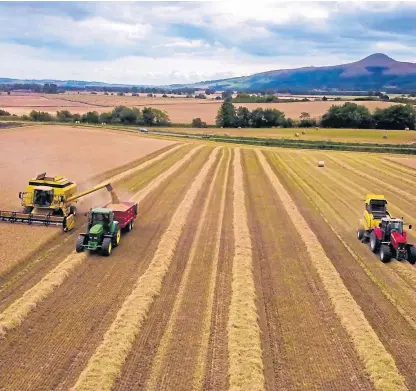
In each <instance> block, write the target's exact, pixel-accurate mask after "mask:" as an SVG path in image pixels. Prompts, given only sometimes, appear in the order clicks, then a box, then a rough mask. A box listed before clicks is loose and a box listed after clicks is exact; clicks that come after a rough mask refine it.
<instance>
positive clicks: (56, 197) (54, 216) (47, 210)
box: [0, 173, 119, 232]
mask: <svg viewBox="0 0 416 391" xmlns="http://www.w3.org/2000/svg"><path fill="white" fill-rule="evenodd" d="M103 188H106V189H107V190H108V191H109V192H110V193H111V197H112V200H113V202H114V203H117V202H119V201H118V198H117V196H116V194H115V193H114V191H113V188H112V186H111V184H110V183H104V184H101V185H99V186H95V187H93V188H92V189H88V190H85V191H83V192H80V193H77V184H76V183H75V182H71V181H69V180H68V179H66V178H64V177H63V176H61V175H56V176H53V177H47V176H46V173H42V174H39V175H38V176H36V177H35V178H32V179H31V180H30V181H29V184H28V185H27V187H26V191H25V192H20V193H19V198H20V199H21V200H22V206H23V211H22V212H17V211H4V210H0V220H3V221H8V222H10V223H26V224H29V225H30V224H42V225H46V226H49V225H54V226H62V228H63V230H64V231H65V232H66V231H70V230H71V229H73V228H74V226H75V215H76V207H75V205H73V203H74V202H77V200H78V199H79V198H81V197H84V196H86V195H87V194H91V193H93V192H95V191H98V190H101V189H103Z"/></svg>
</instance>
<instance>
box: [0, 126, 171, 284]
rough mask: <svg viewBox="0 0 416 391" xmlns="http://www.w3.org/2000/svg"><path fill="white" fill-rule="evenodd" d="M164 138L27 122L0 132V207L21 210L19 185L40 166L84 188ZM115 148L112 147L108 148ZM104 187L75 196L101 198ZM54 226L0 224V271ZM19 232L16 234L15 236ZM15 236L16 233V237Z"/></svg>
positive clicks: (161, 143) (42, 239)
mask: <svg viewBox="0 0 416 391" xmlns="http://www.w3.org/2000/svg"><path fill="white" fill-rule="evenodd" d="M173 144H174V143H172V142H170V141H166V140H151V139H144V138H141V137H139V136H136V135H133V134H129V135H126V134H120V133H118V132H115V131H110V132H106V133H103V132H101V131H99V130H95V129H91V128H71V127H67V126H30V127H24V128H15V129H11V130H8V131H4V132H1V133H0V150H1V151H2V153H1V154H0V177H1V178H2V183H3V185H2V191H1V197H0V209H1V210H19V211H20V210H21V208H22V207H21V206H20V200H19V198H18V193H19V191H25V188H26V185H27V183H28V181H29V179H30V178H32V177H34V176H36V175H37V174H40V173H42V172H46V173H47V174H48V175H49V174H50V175H58V174H59V175H64V176H65V177H67V178H68V179H70V180H73V181H76V182H77V183H78V184H79V185H80V188H79V190H84V189H87V188H89V187H92V186H95V185H96V184H98V183H97V182H96V181H94V177H95V176H97V175H98V174H102V173H106V172H108V174H109V176H111V174H112V173H111V170H114V169H117V168H118V167H120V166H125V165H128V164H129V163H131V162H134V161H137V160H138V159H140V158H143V157H144V156H146V155H149V154H152V153H155V152H156V151H158V150H161V149H164V148H167V147H170V146H171V145H173ZM114 151H117V153H114ZM107 197H108V196H107V194H106V191H105V190H102V191H100V192H99V193H96V194H94V195H91V196H88V197H86V198H85V199H81V200H80V201H79V203H78V204H79V205H80V206H81V205H83V204H84V203H85V206H84V209H85V207H88V206H89V203H90V202H92V200H95V201H99V202H100V201H103V200H106V199H107ZM54 233H56V229H48V228H44V227H36V228H35V229H33V228H31V227H28V226H20V225H19V226H17V225H13V226H11V225H7V226H5V225H4V224H0V235H1V238H2V240H1V242H0V254H1V256H0V276H1V275H2V274H4V272H5V271H6V270H8V269H9V268H10V267H12V266H14V265H16V263H18V262H19V260H21V259H23V258H25V257H26V256H27V255H28V254H30V253H31V252H32V251H33V250H35V249H36V248H37V247H38V246H41V245H42V244H44V243H45V242H47V241H48V240H49V239H50V238H51V235H52V236H53V235H54ZM19 236H21V239H20V238H19ZM17 238H19V239H17Z"/></svg>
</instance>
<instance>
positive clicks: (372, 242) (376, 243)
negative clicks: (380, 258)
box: [370, 231, 380, 253]
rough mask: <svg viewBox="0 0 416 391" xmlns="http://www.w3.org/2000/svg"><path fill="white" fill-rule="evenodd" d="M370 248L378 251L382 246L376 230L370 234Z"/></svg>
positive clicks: (375, 251) (374, 251)
mask: <svg viewBox="0 0 416 391" xmlns="http://www.w3.org/2000/svg"><path fill="white" fill-rule="evenodd" d="M370 248H371V251H372V252H373V253H377V251H378V249H379V248H380V241H379V240H378V239H377V236H376V234H375V232H374V231H372V232H371V234H370Z"/></svg>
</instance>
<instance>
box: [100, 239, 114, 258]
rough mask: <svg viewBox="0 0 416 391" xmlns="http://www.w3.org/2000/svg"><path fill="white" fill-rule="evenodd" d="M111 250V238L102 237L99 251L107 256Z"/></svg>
mask: <svg viewBox="0 0 416 391" xmlns="http://www.w3.org/2000/svg"><path fill="white" fill-rule="evenodd" d="M112 251H113V244H112V240H111V238H104V240H103V245H102V248H101V253H102V254H103V255H105V256H106V257H108V256H109V255H111V252H112Z"/></svg>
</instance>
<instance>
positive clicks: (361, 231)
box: [357, 228, 365, 240]
mask: <svg viewBox="0 0 416 391" xmlns="http://www.w3.org/2000/svg"><path fill="white" fill-rule="evenodd" d="M364 234H365V230H364V229H362V228H359V229H357V239H358V240H363V239H364Z"/></svg>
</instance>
